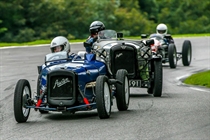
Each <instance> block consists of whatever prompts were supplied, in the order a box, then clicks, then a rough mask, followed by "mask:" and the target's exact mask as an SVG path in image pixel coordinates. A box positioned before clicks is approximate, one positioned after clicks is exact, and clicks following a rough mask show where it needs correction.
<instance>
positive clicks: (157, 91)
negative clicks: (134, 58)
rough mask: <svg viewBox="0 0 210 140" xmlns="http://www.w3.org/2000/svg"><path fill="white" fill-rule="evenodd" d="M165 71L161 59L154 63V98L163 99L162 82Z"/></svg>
mask: <svg viewBox="0 0 210 140" xmlns="http://www.w3.org/2000/svg"><path fill="white" fill-rule="evenodd" d="M162 79H163V69H162V61H161V59H158V60H155V61H154V83H153V96H154V97H161V95H162V83H163V81H162Z"/></svg>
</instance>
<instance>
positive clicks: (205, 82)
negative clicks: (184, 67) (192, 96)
mask: <svg viewBox="0 0 210 140" xmlns="http://www.w3.org/2000/svg"><path fill="white" fill-rule="evenodd" d="M184 83H185V84H190V85H198V86H204V87H208V88H210V70H208V71H204V72H199V73H196V74H193V75H191V76H190V77H188V78H187V79H185V80H184Z"/></svg>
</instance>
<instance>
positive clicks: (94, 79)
mask: <svg viewBox="0 0 210 140" xmlns="http://www.w3.org/2000/svg"><path fill="white" fill-rule="evenodd" d="M97 57H98V56H96V54H84V58H83V59H72V60H69V56H68V54H67V52H65V51H64V52H57V53H51V54H48V55H46V57H45V63H44V64H43V65H42V66H40V67H38V72H39V76H38V82H37V91H38V92H37V95H36V96H35V97H31V96H32V95H31V87H30V83H29V81H28V80H26V79H20V80H19V81H18V82H17V84H16V88H15V92H14V116H15V119H16V121H17V122H18V123H22V122H26V121H27V119H28V117H29V114H30V109H31V108H34V109H35V110H36V111H37V110H38V111H39V112H40V113H47V112H49V111H57V112H70V113H72V114H74V113H75V112H77V111H88V110H93V109H97V112H98V115H99V118H100V119H105V118H109V117H110V114H111V106H112V105H113V99H114V96H115V98H116V102H117V108H118V110H119V111H124V110H127V109H128V106H129V99H130V90H129V83H128V73H127V71H126V70H124V69H119V70H118V71H117V72H116V77H115V78H113V77H111V76H110V74H109V72H108V68H107V64H106V63H105V62H104V61H102V60H99V59H97Z"/></svg>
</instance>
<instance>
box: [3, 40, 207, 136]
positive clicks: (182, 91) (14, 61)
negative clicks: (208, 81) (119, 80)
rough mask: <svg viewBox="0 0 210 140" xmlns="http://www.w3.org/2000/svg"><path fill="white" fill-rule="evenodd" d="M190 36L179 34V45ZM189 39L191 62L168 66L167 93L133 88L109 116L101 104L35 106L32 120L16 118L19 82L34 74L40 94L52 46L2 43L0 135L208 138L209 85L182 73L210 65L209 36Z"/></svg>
mask: <svg viewBox="0 0 210 140" xmlns="http://www.w3.org/2000/svg"><path fill="white" fill-rule="evenodd" d="M185 39H186V38H180V39H175V44H176V47H177V51H181V46H182V43H183V41H184V40H185ZM187 39H188V40H190V41H191V43H192V63H191V65H190V66H189V67H184V66H183V65H182V61H181V60H180V61H179V62H178V65H177V68H176V69H170V68H169V66H168V65H167V64H166V65H164V66H163V93H162V97H153V96H152V95H149V94H147V92H146V89H131V99H130V106H129V109H128V111H123V112H119V111H118V110H117V107H116V102H114V105H113V107H112V114H111V117H110V118H109V119H104V120H100V119H99V117H98V115H97V110H93V111H86V112H76V113H75V114H74V115H72V114H62V113H55V112H52V113H49V114H42V115H41V114H40V113H39V112H38V111H37V112H36V111H34V110H33V109H31V113H30V116H29V119H28V121H27V122H26V123H20V124H19V123H17V122H16V121H15V118H14V113H13V96H14V89H15V85H16V82H17V81H18V80H19V79H27V80H29V82H30V84H31V88H32V93H33V94H35V92H36V81H37V76H38V73H37V66H38V65H41V64H42V63H43V62H44V57H45V55H46V54H48V53H50V49H49V45H44V46H42V45H41V46H39V47H18V48H16V47H14V48H3V49H0V140H19V139H20V140H37V139H42V140H50V139H55V140H57V139H59V140H66V139H71V140H209V139H210V89H207V88H202V87H194V86H188V85H184V84H182V82H181V81H180V79H182V78H185V77H186V76H188V75H190V74H192V73H196V72H198V71H203V70H207V69H210V37H198V38H196V37H195V38H187ZM71 46H72V52H77V51H79V50H84V47H83V46H82V44H81V43H79V44H71ZM114 101H115V100H114Z"/></svg>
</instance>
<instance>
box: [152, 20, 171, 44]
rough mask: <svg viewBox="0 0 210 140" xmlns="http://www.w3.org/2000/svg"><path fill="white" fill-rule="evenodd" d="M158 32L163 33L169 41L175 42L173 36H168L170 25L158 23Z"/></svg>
mask: <svg viewBox="0 0 210 140" xmlns="http://www.w3.org/2000/svg"><path fill="white" fill-rule="evenodd" d="M156 33H157V34H159V35H162V36H163V37H164V40H165V41H166V42H167V43H169V44H170V43H174V40H173V38H172V37H171V36H167V37H166V35H167V33H168V27H167V26H166V25H165V24H164V23H160V24H158V26H157V27H156Z"/></svg>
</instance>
